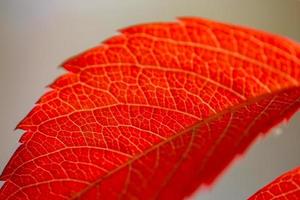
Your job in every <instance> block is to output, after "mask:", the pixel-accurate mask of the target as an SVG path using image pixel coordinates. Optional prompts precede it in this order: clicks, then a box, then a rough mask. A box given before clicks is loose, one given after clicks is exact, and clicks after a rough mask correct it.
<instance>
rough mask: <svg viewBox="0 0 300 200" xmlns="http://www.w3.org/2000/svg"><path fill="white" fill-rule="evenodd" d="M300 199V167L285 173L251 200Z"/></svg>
mask: <svg viewBox="0 0 300 200" xmlns="http://www.w3.org/2000/svg"><path fill="white" fill-rule="evenodd" d="M299 198H300V167H298V168H296V169H293V170H291V171H289V172H286V173H284V174H283V175H281V176H280V177H278V178H276V179H275V180H274V181H272V182H271V183H270V184H268V185H267V186H265V187H263V188H262V189H260V190H259V191H258V192H256V193H255V194H254V195H253V196H252V197H250V198H249V200H270V199H274V200H275V199H276V200H281V199H282V200H286V199H289V200H292V199H294V200H297V199H299Z"/></svg>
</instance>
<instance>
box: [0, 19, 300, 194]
mask: <svg viewBox="0 0 300 200" xmlns="http://www.w3.org/2000/svg"><path fill="white" fill-rule="evenodd" d="M121 32H122V34H121V35H118V36H115V37H113V38H111V39H109V40H107V41H105V42H104V43H103V44H101V45H100V46H97V47H95V48H93V49H90V50H88V51H87V52H85V53H82V54H81V55H78V56H76V57H74V58H72V59H70V60H68V61H67V62H65V63H64V64H63V66H64V67H65V68H66V69H67V70H69V72H70V73H68V74H66V75H64V76H62V77H60V78H59V79H58V80H56V81H55V82H54V83H53V84H52V85H51V88H52V90H51V91H49V92H48V93H47V94H45V95H44V96H43V97H42V98H41V99H40V100H39V102H38V103H37V105H36V106H35V108H34V109H33V110H32V111H31V112H30V113H29V114H28V116H27V117H26V118H25V119H24V120H23V121H22V122H21V123H20V124H19V126H18V128H21V129H23V130H25V133H24V135H23V136H22V138H21V140H20V142H21V146H20V147H19V148H18V150H17V151H16V152H15V154H14V155H13V157H12V158H11V160H10V161H9V163H8V165H7V166H6V168H5V170H4V172H3V174H2V177H1V178H2V180H5V181H6V182H5V184H4V186H3V187H2V188H1V192H0V199H69V198H72V199H77V198H83V199H84V198H86V199H95V198H101V199H117V198H121V199H153V198H160V199H181V198H183V197H185V196H187V195H189V194H191V193H192V192H193V191H194V190H195V189H196V188H197V187H198V186H199V185H203V184H210V183H211V182H212V181H213V180H214V179H215V178H216V177H217V175H218V174H220V172H221V171H222V170H223V169H224V168H225V167H226V166H227V165H228V163H230V161H231V160H232V159H233V158H234V157H235V156H236V155H238V154H240V153H242V152H243V151H244V150H245V149H246V147H247V146H248V145H249V144H250V143H251V142H253V140H254V139H255V138H256V137H257V136H258V135H259V133H261V132H266V131H267V130H268V129H270V128H271V127H272V126H274V125H275V124H277V123H279V122H280V121H282V120H283V119H285V118H288V117H290V116H291V115H292V114H293V113H294V112H296V110H297V109H298V108H299V106H300V100H299V99H300V85H299V80H300V47H299V45H298V44H295V43H293V42H291V41H289V40H287V39H284V38H281V37H278V36H274V35H270V34H267V33H263V32H260V31H256V30H252V29H247V28H241V27H237V26H233V25H227V24H222V23H217V22H213V21H208V20H204V19H198V18H184V19H180V20H179V21H178V22H175V23H156V24H145V25H139V26H134V27H130V28H127V29H124V30H122V31H121Z"/></svg>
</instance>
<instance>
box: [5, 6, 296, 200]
mask: <svg viewBox="0 0 300 200" xmlns="http://www.w3.org/2000/svg"><path fill="white" fill-rule="evenodd" d="M176 16H200V17H206V18H210V19H214V20H219V21H224V22H231V23H235V24H241V25H246V26H251V27H254V28H258V29H262V30H266V31H269V32H273V33H277V34H281V35H284V36H286V37H289V38H291V39H293V40H297V41H300V1H299V0H223V1H222V0H151V1H150V0H149V1H145V0H144V1H142V0H97V1H96V0H95V1H88V0H86V1H82V0H26V1H22V0H0V95H1V98H0V102H1V103H0V171H2V169H3V168H4V166H5V164H6V163H7V161H8V160H9V158H10V156H11V155H12V153H13V152H14V151H15V149H16V148H17V146H18V142H17V141H18V139H19V137H20V135H21V133H22V132H21V131H20V130H17V131H14V128H15V126H16V124H17V123H18V122H19V121H20V120H21V119H22V118H23V117H24V116H25V115H26V114H27V113H28V112H29V111H30V109H31V108H32V107H33V105H34V102H35V101H37V99H38V98H39V97H40V96H41V95H42V94H43V93H44V92H45V91H47V89H46V88H45V86H46V85H48V84H49V83H51V82H52V81H53V80H54V79H55V78H56V77H57V76H58V75H60V74H62V73H64V71H63V70H62V69H60V68H58V67H57V66H59V64H60V63H61V62H62V61H64V60H65V59H66V58H68V57H70V56H72V55H74V54H77V53H79V52H81V51H83V50H86V49H87V48H89V47H92V46H95V45H97V44H98V43H100V42H101V41H102V40H104V39H106V38H107V37H110V36H112V35H114V34H116V30H117V29H119V28H122V27H126V26H129V25H134V24H137V23H144V22H153V21H172V20H173V21H174V20H175V17H176ZM297 122H298V123H297ZM299 122H300V113H298V114H297V115H296V116H294V118H293V119H292V120H291V121H290V122H289V124H288V125H282V126H280V128H276V129H273V131H271V132H272V133H271V134H269V135H268V137H267V139H263V140H258V141H256V143H255V145H253V146H252V147H251V148H250V150H249V151H248V152H247V154H246V156H245V157H242V158H239V159H237V160H236V161H235V162H234V164H233V165H232V166H231V168H229V169H227V170H226V172H225V173H224V174H223V176H221V177H220V178H219V179H218V181H217V183H216V185H215V186H214V187H213V188H208V189H207V190H205V191H202V192H200V193H196V194H195V195H194V196H193V197H191V198H192V199H203V200H212V199H214V200H215V199H228V200H232V199H245V198H246V197H248V196H249V195H251V194H252V193H254V192H255V191H256V190H257V189H259V188H260V187H262V186H263V185H265V184H266V183H268V182H269V181H271V180H272V179H274V178H275V177H276V176H278V175H279V174H281V173H282V172H284V171H286V170H289V169H291V168H294V167H296V166H297V165H300V156H299V155H300V134H299V133H300V124H299Z"/></svg>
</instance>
